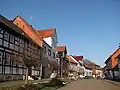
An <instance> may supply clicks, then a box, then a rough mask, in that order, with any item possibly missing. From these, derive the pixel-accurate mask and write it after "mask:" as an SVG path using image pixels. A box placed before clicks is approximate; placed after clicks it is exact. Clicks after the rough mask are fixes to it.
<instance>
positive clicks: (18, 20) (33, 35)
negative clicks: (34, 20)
mask: <svg viewBox="0 0 120 90" xmlns="http://www.w3.org/2000/svg"><path fill="white" fill-rule="evenodd" d="M13 23H14V24H15V25H17V26H18V27H20V28H21V30H22V31H23V32H24V34H26V35H27V36H28V37H29V38H30V39H32V40H33V41H34V42H35V43H37V44H38V45H39V46H40V47H41V48H42V39H41V38H40V36H39V34H38V33H37V32H36V30H35V29H34V28H33V27H32V25H29V24H28V23H27V22H26V21H25V20H24V19H23V18H22V17H21V16H16V17H15V18H14V19H13ZM29 44H30V45H26V48H27V51H26V53H28V54H30V53H31V52H34V48H33V46H34V44H33V43H29ZM41 48H39V49H38V50H39V52H40V54H39V55H38V56H35V57H39V61H40V60H41ZM37 53H38V51H37V52H35V54H36V55H37ZM34 69H36V67H34V66H33V67H31V68H30V69H29V72H28V73H29V76H34V75H40V72H39V73H38V74H37V72H36V71H35V70H34ZM38 69H40V63H39V67H38Z"/></svg>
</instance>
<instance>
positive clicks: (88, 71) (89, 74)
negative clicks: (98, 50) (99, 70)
mask: <svg viewBox="0 0 120 90" xmlns="http://www.w3.org/2000/svg"><path fill="white" fill-rule="evenodd" d="M84 76H92V70H89V69H85V73H84Z"/></svg>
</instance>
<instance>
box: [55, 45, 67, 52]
mask: <svg viewBox="0 0 120 90" xmlns="http://www.w3.org/2000/svg"><path fill="white" fill-rule="evenodd" d="M56 51H57V52H65V51H66V46H58V47H57V48H56Z"/></svg>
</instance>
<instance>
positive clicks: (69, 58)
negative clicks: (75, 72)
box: [66, 55, 77, 64]
mask: <svg viewBox="0 0 120 90" xmlns="http://www.w3.org/2000/svg"><path fill="white" fill-rule="evenodd" d="M66 58H67V60H68V61H69V62H71V63H74V64H77V63H76V62H75V61H74V60H73V59H72V58H71V57H70V56H68V55H67V56H66Z"/></svg>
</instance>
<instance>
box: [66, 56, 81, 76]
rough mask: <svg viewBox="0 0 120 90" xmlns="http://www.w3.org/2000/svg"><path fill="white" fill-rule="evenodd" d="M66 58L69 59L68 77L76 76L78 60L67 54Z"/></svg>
mask: <svg viewBox="0 0 120 90" xmlns="http://www.w3.org/2000/svg"><path fill="white" fill-rule="evenodd" d="M66 58H67V60H68V61H69V65H68V70H69V77H76V76H78V72H79V67H78V66H79V65H78V64H79V63H78V61H76V60H75V59H74V58H73V57H72V56H69V55H67V56H66Z"/></svg>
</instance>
